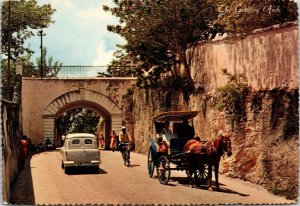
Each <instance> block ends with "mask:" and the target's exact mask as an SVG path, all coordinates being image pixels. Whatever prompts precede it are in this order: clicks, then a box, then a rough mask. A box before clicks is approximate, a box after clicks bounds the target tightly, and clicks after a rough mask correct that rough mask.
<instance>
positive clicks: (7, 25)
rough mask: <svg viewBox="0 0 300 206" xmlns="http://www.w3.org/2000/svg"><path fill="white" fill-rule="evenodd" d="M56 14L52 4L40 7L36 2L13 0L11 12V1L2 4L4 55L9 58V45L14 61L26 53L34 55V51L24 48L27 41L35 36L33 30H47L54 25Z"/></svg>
mask: <svg viewBox="0 0 300 206" xmlns="http://www.w3.org/2000/svg"><path fill="white" fill-rule="evenodd" d="M54 12H55V9H52V8H51V5H50V4H45V5H42V6H38V5H37V1H36V0H20V1H13V0H11V1H10V12H9V1H4V2H2V23H1V26H2V28H1V37H2V39H1V43H2V46H1V51H2V54H4V55H5V56H6V57H8V49H9V48H8V47H9V43H10V47H11V58H12V59H15V58H16V57H18V56H20V55H21V54H24V53H25V51H26V52H27V53H32V52H33V51H32V50H30V49H29V48H25V47H24V46H23V44H24V42H25V40H26V39H28V38H30V37H31V36H33V35H34V33H33V31H32V30H34V29H42V28H46V27H48V26H49V24H50V23H53V22H54V21H53V20H51V16H52V14H53V13H54ZM9 13H10V22H9Z"/></svg>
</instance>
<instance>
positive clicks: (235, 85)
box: [216, 69, 248, 129]
mask: <svg viewBox="0 0 300 206" xmlns="http://www.w3.org/2000/svg"><path fill="white" fill-rule="evenodd" d="M223 73H224V75H226V76H227V77H228V82H227V84H226V85H224V86H223V87H220V88H218V89H217V97H216V100H217V101H216V108H217V109H218V110H225V115H226V117H227V119H228V121H229V123H230V124H231V126H232V128H233V129H234V128H235V127H236V126H238V125H239V124H240V123H242V122H245V121H246V106H245V105H246V96H247V94H248V87H247V84H246V77H245V74H238V75H237V74H234V75H232V74H230V73H228V72H227V69H224V70H223Z"/></svg>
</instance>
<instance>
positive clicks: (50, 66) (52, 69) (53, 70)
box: [36, 48, 63, 77]
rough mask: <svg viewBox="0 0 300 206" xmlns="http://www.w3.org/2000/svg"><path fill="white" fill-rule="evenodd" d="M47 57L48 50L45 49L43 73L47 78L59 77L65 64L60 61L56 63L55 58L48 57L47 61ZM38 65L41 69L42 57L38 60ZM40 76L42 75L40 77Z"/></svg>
mask: <svg viewBox="0 0 300 206" xmlns="http://www.w3.org/2000/svg"><path fill="white" fill-rule="evenodd" d="M46 56H47V49H46V48H43V61H44V62H43V69H44V71H43V73H44V74H45V76H46V77H57V75H58V73H59V71H60V69H61V67H62V65H63V63H61V62H59V61H54V60H53V57H48V60H46ZM36 63H37V65H38V68H40V67H41V57H38V58H36ZM38 76H40V74H39V75H38Z"/></svg>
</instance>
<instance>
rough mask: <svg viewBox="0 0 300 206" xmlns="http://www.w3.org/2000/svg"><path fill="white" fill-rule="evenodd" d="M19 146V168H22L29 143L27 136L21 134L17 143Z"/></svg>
mask: <svg viewBox="0 0 300 206" xmlns="http://www.w3.org/2000/svg"><path fill="white" fill-rule="evenodd" d="M19 146H20V169H24V167H25V160H26V157H27V153H28V149H29V143H28V141H27V137H26V136H23V137H22V139H21V140H20V143H19Z"/></svg>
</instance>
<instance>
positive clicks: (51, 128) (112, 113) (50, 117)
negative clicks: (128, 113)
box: [42, 89, 122, 148]
mask: <svg viewBox="0 0 300 206" xmlns="http://www.w3.org/2000/svg"><path fill="white" fill-rule="evenodd" d="M78 107H86V108H88V109H91V110H93V111H96V112H97V113H99V114H100V115H101V116H103V117H104V118H105V119H106V123H107V124H106V128H105V131H106V133H105V136H106V137H108V136H109V133H110V131H111V129H112V128H116V129H121V126H122V110H121V108H119V106H118V105H117V104H116V103H115V102H114V101H113V100H111V99H110V98H109V97H107V96H105V95H103V94H101V93H98V92H95V91H91V90H85V89H79V90H74V91H71V92H68V93H65V94H63V95H61V96H59V97H57V98H56V99H54V100H53V101H52V102H51V103H50V104H48V106H47V107H46V108H45V109H44V112H43V116H42V117H43V131H44V132H43V139H44V140H46V139H50V140H51V141H52V142H55V135H56V134H55V120H56V119H57V118H58V117H59V116H61V115H62V114H63V113H64V112H65V111H67V110H71V109H74V108H78ZM108 144H109V138H106V142H105V145H106V148H107V146H108Z"/></svg>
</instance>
